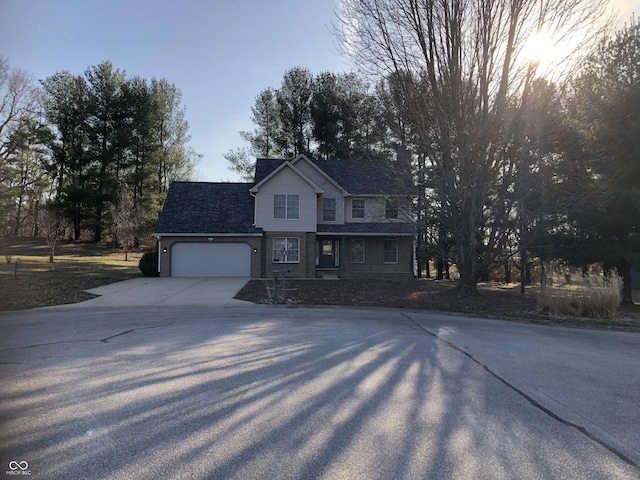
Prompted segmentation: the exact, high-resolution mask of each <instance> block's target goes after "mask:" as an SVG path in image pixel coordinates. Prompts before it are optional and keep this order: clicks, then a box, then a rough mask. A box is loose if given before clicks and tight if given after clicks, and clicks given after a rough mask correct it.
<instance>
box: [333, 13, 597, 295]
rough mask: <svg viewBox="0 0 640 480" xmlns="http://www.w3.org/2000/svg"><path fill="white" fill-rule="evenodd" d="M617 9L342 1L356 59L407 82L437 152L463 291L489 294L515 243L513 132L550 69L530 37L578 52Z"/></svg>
mask: <svg viewBox="0 0 640 480" xmlns="http://www.w3.org/2000/svg"><path fill="white" fill-rule="evenodd" d="M605 8H606V5H605V3H604V2H601V1H599V0H508V1H504V0H343V1H342V3H341V4H340V6H339V8H338V11H337V16H338V19H339V24H338V28H337V29H336V30H337V34H338V37H339V39H340V40H341V44H342V46H343V50H344V53H345V54H346V55H348V56H350V58H351V59H352V61H353V62H354V63H356V64H357V65H358V66H359V67H360V68H362V69H363V70H364V71H367V72H369V73H370V74H374V75H378V76H388V75H391V74H392V75H394V76H395V78H398V79H403V82H402V84H401V85H400V86H399V88H401V89H403V91H404V92H405V97H406V98H408V99H410V100H411V101H410V102H408V104H407V105H408V107H409V111H408V115H409V122H410V123H411V124H412V125H413V132H414V134H415V136H416V140H415V145H414V148H415V149H417V150H418V152H419V153H424V154H426V155H427V158H428V162H427V163H428V166H427V168H428V169H429V174H430V176H431V178H430V181H429V184H430V195H431V197H432V199H433V202H432V203H433V204H434V205H437V207H438V209H439V215H438V218H439V220H440V222H442V225H443V226H444V227H445V228H446V229H447V230H448V231H449V232H450V233H451V235H452V237H453V240H454V243H455V247H456V256H457V259H456V264H457V267H458V271H459V273H460V283H459V285H458V293H459V294H460V295H465V296H466V295H474V294H476V293H477V282H478V280H479V278H480V276H481V274H482V273H483V272H486V271H487V270H488V269H489V267H490V266H492V265H493V263H494V262H495V261H496V259H498V258H499V257H500V255H501V251H502V249H503V246H504V241H505V225H506V224H507V223H508V219H509V217H510V215H511V213H512V208H513V202H512V201H510V195H509V192H510V190H512V189H513V182H514V178H515V175H516V173H517V155H518V148H519V146H520V145H521V142H520V141H519V139H518V138H516V135H517V134H518V129H517V128H513V125H514V124H515V123H517V119H518V116H519V115H521V112H522V110H523V108H524V106H525V105H526V103H527V97H528V93H527V92H528V91H529V89H530V85H531V82H532V81H533V80H534V79H535V77H536V74H537V70H538V69H539V67H540V66H541V63H540V62H539V61H537V60H532V59H530V58H527V57H526V53H525V50H526V47H527V45H528V42H529V39H530V38H532V36H534V35H535V34H537V33H540V32H548V33H549V34H552V35H553V38H554V40H555V42H557V43H559V44H563V43H564V44H565V45H571V49H577V48H578V47H581V46H583V44H584V43H585V42H589V41H593V40H592V39H595V37H597V35H595V34H596V33H598V32H599V31H600V29H601V28H602V27H603V25H604V24H603V19H604V18H606V15H605V13H606V12H605ZM565 48H566V47H565ZM567 51H568V50H567ZM568 58H574V57H568ZM563 61H564V65H565V66H566V65H568V63H567V61H566V59H564V60H563ZM555 72H556V73H557V77H558V78H559V77H560V76H561V75H560V74H562V75H569V74H570V73H571V70H570V69H563V70H560V69H558V70H557V71H555Z"/></svg>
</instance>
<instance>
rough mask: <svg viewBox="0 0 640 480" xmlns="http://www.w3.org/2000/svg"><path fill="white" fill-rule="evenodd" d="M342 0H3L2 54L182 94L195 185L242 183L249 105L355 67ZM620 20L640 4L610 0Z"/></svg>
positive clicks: (39, 68)
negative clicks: (293, 77) (239, 173)
mask: <svg viewBox="0 0 640 480" xmlns="http://www.w3.org/2000/svg"><path fill="white" fill-rule="evenodd" d="M337 1H338V0H173V1H170V0H108V1H107V0H55V1H54V0H0V55H4V56H5V57H7V58H8V59H9V65H10V66H11V67H13V68H19V69H22V70H25V71H26V72H28V73H30V74H32V75H33V76H34V77H35V78H36V79H43V78H45V77H47V76H49V75H52V74H54V73H55V72H58V71H62V70H68V71H70V72H72V73H74V74H81V73H83V72H84V71H85V70H86V69H87V68H88V67H90V66H93V65H97V64H98V63H100V62H102V61H104V60H111V62H112V63H113V65H114V66H115V67H116V68H119V69H121V70H125V71H126V72H127V74H128V75H132V76H133V75H140V76H142V77H144V78H147V79H150V78H151V77H154V76H155V77H158V78H162V77H164V78H167V79H168V80H169V81H170V82H172V83H174V84H175V85H176V87H177V88H179V89H180V90H181V91H182V95H183V97H182V104H183V105H184V106H186V109H187V120H188V122H189V125H190V129H189V131H190V134H191V142H190V146H191V147H193V149H194V150H195V151H196V152H198V153H200V154H202V155H203V158H202V160H201V161H200V163H199V164H198V166H197V171H196V178H195V179H196V180H201V181H221V180H237V177H236V176H235V174H234V173H233V172H231V171H229V170H228V169H227V162H226V160H225V159H224V158H223V157H222V155H223V153H225V152H227V151H228V150H230V149H236V148H238V147H242V146H246V145H245V143H244V142H243V141H242V140H241V139H240V136H239V134H238V132H239V131H240V130H251V129H253V125H252V123H251V120H250V117H251V107H252V106H253V103H254V99H255V97H256V96H257V95H258V93H260V91H261V90H264V89H265V88H267V87H270V86H271V87H276V88H277V87H279V85H280V82H281V80H282V76H283V74H284V72H285V71H286V70H289V69H291V68H293V67H296V66H301V67H305V68H308V69H309V70H310V71H311V72H312V73H313V74H317V73H320V72H322V71H326V70H328V71H333V72H339V71H348V70H350V67H349V65H348V64H347V63H346V61H345V60H344V59H343V58H342V57H340V55H338V53H337V50H338V49H337V47H336V40H335V38H334V37H333V36H332V35H331V33H330V30H331V23H332V22H333V20H334V9H335V7H336V5H337ZM612 3H613V4H614V6H616V7H617V8H619V9H621V10H622V12H623V13H622V15H621V18H623V19H625V20H626V19H629V18H630V16H631V13H632V12H633V11H635V12H636V13H637V14H640V0H612Z"/></svg>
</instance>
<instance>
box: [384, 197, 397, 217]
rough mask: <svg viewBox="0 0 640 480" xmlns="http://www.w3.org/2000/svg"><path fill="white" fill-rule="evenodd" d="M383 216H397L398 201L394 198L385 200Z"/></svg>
mask: <svg viewBox="0 0 640 480" xmlns="http://www.w3.org/2000/svg"><path fill="white" fill-rule="evenodd" d="M384 216H385V218H398V203H397V202H396V201H395V200H387V203H386V206H385V210H384Z"/></svg>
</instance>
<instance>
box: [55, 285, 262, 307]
mask: <svg viewBox="0 0 640 480" xmlns="http://www.w3.org/2000/svg"><path fill="white" fill-rule="evenodd" d="M248 281H249V277H222V278H153V277H143V278H133V279H131V280H125V281H123V282H116V283H112V284H110V285H105V286H103V287H98V288H94V289H91V290H87V292H89V293H92V294H94V295H100V296H99V297H97V298H93V299H91V300H87V301H84V302H80V303H76V304H73V305H65V306H64V308H87V307H91V308H94V307H151V306H196V307H205V306H223V305H227V306H228V305H251V303H249V302H244V301H242V300H234V299H233V297H234V295H235V294H236V293H238V291H239V290H240V289H241V288H242V287H244V286H245V284H246V283H247V282H248Z"/></svg>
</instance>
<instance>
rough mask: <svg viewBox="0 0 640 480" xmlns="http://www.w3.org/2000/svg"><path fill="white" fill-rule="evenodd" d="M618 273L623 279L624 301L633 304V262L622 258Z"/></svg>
mask: <svg viewBox="0 0 640 480" xmlns="http://www.w3.org/2000/svg"><path fill="white" fill-rule="evenodd" d="M616 268H617V270H618V275H619V276H620V278H621V279H622V303H623V304H626V305H631V304H633V297H632V295H633V293H632V291H631V264H630V263H629V262H627V261H626V260H620V261H619V262H618V265H617V266H616Z"/></svg>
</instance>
